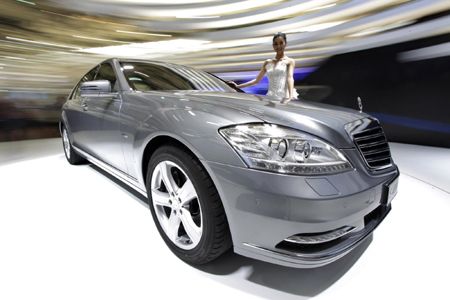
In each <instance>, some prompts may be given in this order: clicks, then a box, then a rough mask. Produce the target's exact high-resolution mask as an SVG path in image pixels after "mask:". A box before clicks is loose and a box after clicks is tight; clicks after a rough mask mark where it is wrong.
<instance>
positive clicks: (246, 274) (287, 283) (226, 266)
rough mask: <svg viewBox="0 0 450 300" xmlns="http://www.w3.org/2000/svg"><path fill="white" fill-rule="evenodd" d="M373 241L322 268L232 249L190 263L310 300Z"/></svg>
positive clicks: (253, 287)
mask: <svg viewBox="0 0 450 300" xmlns="http://www.w3.org/2000/svg"><path fill="white" fill-rule="evenodd" d="M89 167H90V168H92V170H94V171H97V172H98V173H100V174H102V175H103V176H105V177H106V178H108V179H110V180H111V181H113V182H114V183H115V184H117V185H118V186H119V187H121V188H122V189H124V190H125V191H127V192H128V193H130V194H131V196H134V197H132V198H134V199H135V200H136V201H138V202H139V203H140V204H142V205H143V206H145V207H146V209H148V202H147V198H146V197H144V196H143V195H141V194H140V193H139V192H137V191H135V190H134V189H132V188H131V187H129V186H128V185H126V184H125V183H123V182H122V181H120V180H118V179H117V178H115V177H114V176H112V175H110V174H109V173H107V172H106V171H103V170H102V169H100V168H99V167H97V166H95V165H93V164H89ZM372 240H373V234H371V235H369V237H368V238H367V239H366V240H365V241H364V242H362V243H361V244H360V245H359V246H358V247H356V248H355V249H353V250H352V251H351V252H350V253H348V254H347V255H345V256H344V257H342V258H340V259H339V260H337V261H335V262H333V263H331V264H328V265H326V266H323V267H319V268H312V269H298V268H290V267H284V266H280V265H275V264H271V263H266V262H263V261H259V260H255V259H251V258H248V257H244V256H241V255H238V254H236V253H234V252H233V251H232V250H231V249H230V250H228V251H227V252H226V253H224V254H222V255H221V256H220V257H219V258H217V259H215V260H214V261H212V262H210V263H207V264H205V265H190V266H191V267H193V268H195V269H197V270H199V271H200V272H203V273H204V274H205V275H206V276H208V277H209V278H211V279H212V280H215V281H218V282H220V283H221V284H225V285H228V286H230V287H232V288H234V289H238V290H241V291H243V292H247V293H249V294H253V295H257V296H260V297H262V298H266V299H276V300H278V299H280V297H283V296H284V297H283V299H286V293H287V294H290V295H292V296H293V297H295V299H299V298H298V297H299V296H300V297H303V298H305V299H307V298H311V297H314V296H317V295H319V294H321V293H322V292H324V291H325V290H327V289H328V288H329V287H331V286H332V285H333V284H335V283H336V282H337V281H338V280H339V279H340V278H341V277H342V276H344V275H345V274H346V273H347V272H348V271H349V270H350V269H351V268H352V267H353V265H354V264H355V263H356V262H357V261H358V260H359V258H360V257H361V256H362V254H363V253H364V252H365V251H366V249H367V248H368V247H369V245H370V244H371V243H372ZM280 292H281V294H280ZM300 299H301V298H300Z"/></svg>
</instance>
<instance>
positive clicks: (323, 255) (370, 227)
mask: <svg viewBox="0 0 450 300" xmlns="http://www.w3.org/2000/svg"><path fill="white" fill-rule="evenodd" d="M390 211H391V208H390V206H388V207H387V210H386V211H385V212H384V214H383V215H382V216H381V217H380V219H378V220H376V221H372V222H370V223H369V224H366V227H365V229H363V230H361V231H358V232H356V233H355V234H353V235H352V236H350V237H348V239H347V241H351V242H349V243H347V244H344V245H343V246H342V247H340V248H331V249H329V250H328V251H323V252H320V253H299V252H295V251H287V250H282V249H276V250H275V249H268V248H265V247H261V246H258V245H255V244H251V243H245V242H244V243H242V244H243V245H244V246H247V247H250V248H253V249H257V250H260V251H262V252H265V253H268V254H272V255H274V256H282V257H287V258H291V259H299V260H303V261H316V262H319V261H326V260H329V259H333V258H339V257H341V256H344V255H345V254H347V253H348V252H350V251H351V250H353V249H354V248H356V247H357V246H359V245H360V244H361V243H362V242H364V240H365V239H366V238H367V237H368V236H369V235H370V234H372V232H373V231H374V230H375V229H376V228H377V227H378V225H379V224H381V222H382V221H383V220H384V218H385V217H386V216H387V215H388V214H389V212H390ZM352 239H353V241H352Z"/></svg>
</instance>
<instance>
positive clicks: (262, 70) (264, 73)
mask: <svg viewBox="0 0 450 300" xmlns="http://www.w3.org/2000/svg"><path fill="white" fill-rule="evenodd" d="M267 63H268V61H265V62H264V65H263V66H262V68H261V71H259V74H258V76H256V78H255V79H253V80H250V81H248V82H246V83H243V84H239V85H237V84H236V83H235V82H233V81H228V82H229V83H231V84H234V85H235V86H236V87H237V88H240V89H241V88H246V87H249V86H252V85H255V84H258V83H259V82H260V81H261V79H263V77H264V75H266V65H267Z"/></svg>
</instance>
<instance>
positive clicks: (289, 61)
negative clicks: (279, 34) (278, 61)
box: [286, 57, 295, 66]
mask: <svg viewBox="0 0 450 300" xmlns="http://www.w3.org/2000/svg"><path fill="white" fill-rule="evenodd" d="M286 60H287V64H288V65H290V64H293V65H294V66H295V59H293V58H290V57H286Z"/></svg>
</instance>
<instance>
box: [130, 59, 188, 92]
mask: <svg viewBox="0 0 450 300" xmlns="http://www.w3.org/2000/svg"><path fill="white" fill-rule="evenodd" d="M122 66H123V68H124V73H125V74H126V77H127V79H128V82H129V83H130V86H132V87H134V88H135V89H136V90H138V91H170V90H192V89H193V87H192V85H191V84H190V83H189V82H188V81H187V80H186V79H185V78H183V77H182V76H180V75H179V74H177V73H175V72H174V71H172V70H170V69H168V68H165V67H163V66H159V65H153V64H148V63H143V64H139V63H138V64H133V65H131V64H128V65H127V64H126V63H124V64H123V65H122Z"/></svg>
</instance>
